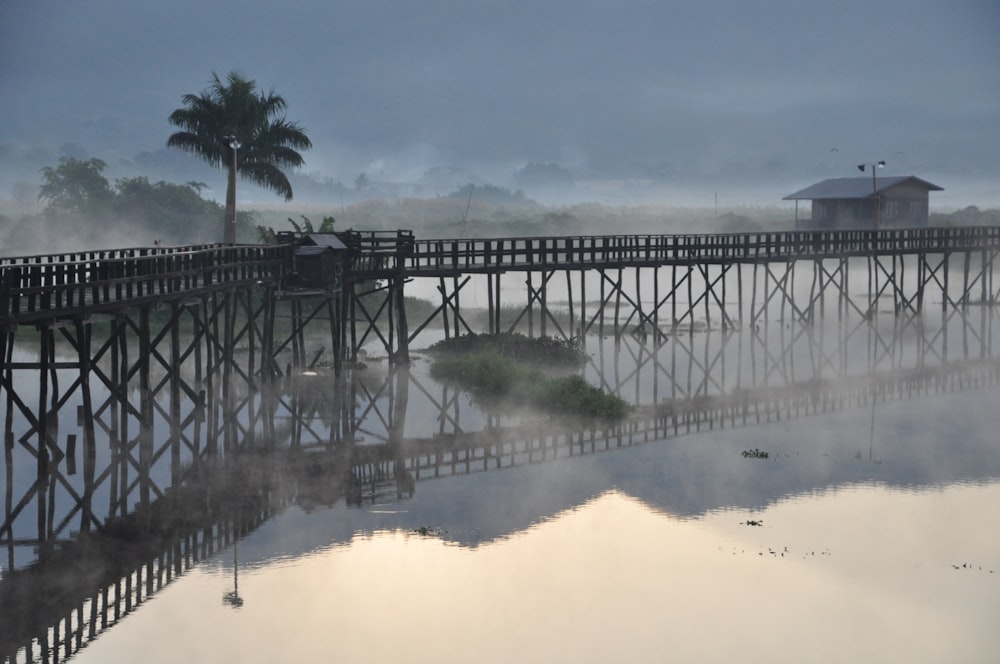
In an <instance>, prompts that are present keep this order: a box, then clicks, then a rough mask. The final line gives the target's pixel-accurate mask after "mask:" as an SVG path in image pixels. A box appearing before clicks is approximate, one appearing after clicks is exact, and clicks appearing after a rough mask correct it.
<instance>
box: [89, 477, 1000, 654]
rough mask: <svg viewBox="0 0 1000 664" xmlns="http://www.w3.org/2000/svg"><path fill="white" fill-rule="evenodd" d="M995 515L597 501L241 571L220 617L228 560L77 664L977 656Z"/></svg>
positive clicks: (989, 616)
mask: <svg viewBox="0 0 1000 664" xmlns="http://www.w3.org/2000/svg"><path fill="white" fill-rule="evenodd" d="M997 504H1000V484H998V483H996V482H993V483H989V484H979V485H966V484H960V485H955V486H950V487H940V488H934V489H928V490H921V491H903V490H898V489H887V488H884V487H879V486H873V485H857V486H850V487H845V488H842V489H839V490H835V491H827V492H820V493H817V494H814V495H804V496H799V497H796V498H793V499H789V500H785V501H781V502H778V503H776V504H774V505H772V506H770V507H768V508H767V509H764V510H762V511H754V512H749V511H745V510H740V509H733V510H725V511H717V512H712V513H710V514H708V515H706V516H704V517H702V518H699V519H695V520H678V519H675V518H672V517H670V516H667V515H664V514H661V513H657V512H655V511H652V510H650V509H648V508H647V507H646V506H645V505H643V504H642V503H641V502H640V501H638V500H635V499H633V498H630V497H628V496H626V495H624V494H622V493H621V492H618V491H615V490H611V491H608V492H606V493H604V494H601V495H600V496H598V497H596V498H594V499H592V500H590V501H588V502H587V503H585V504H584V505H581V506H579V507H578V508H576V509H573V510H569V511H566V512H564V513H562V514H560V515H558V516H557V517H556V518H554V519H551V520H548V521H546V522H543V523H540V524H536V525H534V526H533V527H531V528H529V529H527V530H525V531H523V532H520V533H518V534H517V535H516V536H515V537H510V538H507V539H502V540H498V541H494V542H491V543H489V544H488V545H485V546H481V547H479V548H476V549H471V550H470V549H467V548H462V547H455V546H449V545H447V544H446V543H445V542H442V541H441V540H440V539H438V538H437V537H433V536H426V537H425V536H420V535H418V534H416V533H414V532H412V531H403V530H394V531H378V532H376V533H374V534H369V535H366V536H364V537H359V538H357V539H355V540H354V541H352V542H351V543H350V545H348V546H339V547H328V548H325V549H321V550H318V551H315V552H314V553H312V554H311V555H306V556H302V557H299V558H296V559H292V560H283V561H281V562H280V563H279V564H274V565H268V566H265V567H260V568H256V569H249V570H242V572H241V574H240V578H239V588H240V594H241V596H242V597H243V598H244V600H245V603H244V605H243V606H242V607H241V608H240V609H238V610H234V609H232V608H230V607H228V606H226V605H224V604H223V602H222V601H221V597H222V595H223V594H225V593H226V592H228V591H230V590H232V568H231V567H230V566H228V565H227V566H225V567H217V568H211V569H210V568H208V567H206V568H203V569H201V570H196V571H195V572H193V573H191V574H189V575H187V576H186V577H184V578H182V579H181V580H180V581H178V582H177V583H175V584H174V585H172V586H171V587H169V588H168V589H166V590H165V591H164V592H162V593H161V594H160V595H158V596H157V597H156V600H155V601H153V602H150V603H149V604H148V605H146V606H145V607H143V608H142V609H141V610H140V611H138V612H137V613H136V614H134V615H132V616H130V617H129V618H128V619H127V621H126V625H123V626H122V628H120V629H116V630H112V631H110V632H108V633H106V634H104V635H103V636H102V637H101V638H100V639H98V640H97V641H96V642H94V643H92V644H91V645H90V646H88V647H87V648H86V649H85V650H84V651H82V652H81V653H80V654H79V655H78V660H77V661H81V662H90V661H101V662H106V661H128V660H129V659H130V658H131V657H133V656H134V655H135V653H139V652H142V653H145V654H144V659H145V660H146V661H150V662H159V661H163V662H167V661H171V662H175V661H191V662H214V661H223V660H225V661H389V660H395V659H398V658H403V659H404V660H406V661H449V662H452V661H453V662H466V661H485V662H511V661H532V662H535V661H537V662H543V661H544V662H551V661H580V662H582V661H630V660H631V661H739V660H743V661H746V660H750V661H789V662H792V661H807V660H808V661H831V662H833V661H836V662H842V661H859V660H860V661H987V658H988V656H989V654H990V653H995V652H996V651H997V648H998V647H1000V636H998V634H997V632H996V630H995V629H994V627H995V626H994V624H993V623H994V621H995V616H996V615H997V614H998V611H1000V592H998V590H1000V540H998V539H997V538H996V537H995V536H994V534H993V533H992V532H990V531H991V529H989V528H987V527H985V526H986V524H988V523H995V522H996V514H995V508H993V507H992V506H995V505H997ZM748 519H753V520H759V521H761V522H763V525H762V526H759V527H754V526H747V525H744V524H745V522H746V521H747V520H748ZM280 521H281V519H280V518H279V519H278V522H276V523H275V524H274V525H275V526H276V527H278V528H280ZM272 532H273V530H272ZM259 536H263V533H258V534H255V535H252V536H251V537H250V539H251V540H252V539H254V538H257V537H259ZM228 555H231V552H226V553H224V554H222V556H221V557H222V558H225V557H227V556H228ZM956 565H957V566H958V569H955V566H956ZM964 565H968V567H964Z"/></svg>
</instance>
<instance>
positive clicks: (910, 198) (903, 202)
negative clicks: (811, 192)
mask: <svg viewBox="0 0 1000 664" xmlns="http://www.w3.org/2000/svg"><path fill="white" fill-rule="evenodd" d="M929 200H930V196H929V192H928V191H927V189H926V188H924V187H922V186H921V185H920V184H918V183H915V182H903V183H900V184H898V185H896V186H895V187H891V188H889V189H886V190H885V191H883V192H882V193H881V194H879V212H878V222H879V228H914V227H924V226H927V220H928V210H927V207H928V201H929ZM872 214H873V209H872V200H871V198H870V197H869V198H841V199H832V198H827V199H817V200H813V201H812V223H811V225H810V227H811V228H817V229H842V228H872V226H873V225H874V224H873V220H872Z"/></svg>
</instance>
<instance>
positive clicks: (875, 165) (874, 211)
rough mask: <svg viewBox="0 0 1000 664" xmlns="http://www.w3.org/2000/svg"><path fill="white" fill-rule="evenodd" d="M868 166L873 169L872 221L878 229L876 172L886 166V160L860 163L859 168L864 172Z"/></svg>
mask: <svg viewBox="0 0 1000 664" xmlns="http://www.w3.org/2000/svg"><path fill="white" fill-rule="evenodd" d="M866 166H868V167H871V169H872V221H873V222H874V224H875V230H878V184H877V183H876V180H875V172H876V171H877V170H878V169H880V168H885V161H884V160H879V161H876V162H872V163H865V164H858V170H859V171H861V172H862V173H864V172H865V167H866Z"/></svg>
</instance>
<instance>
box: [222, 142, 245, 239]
mask: <svg viewBox="0 0 1000 664" xmlns="http://www.w3.org/2000/svg"><path fill="white" fill-rule="evenodd" d="M223 138H224V139H225V140H226V142H227V143H228V144H229V147H230V148H231V149H232V151H233V174H232V176H231V177H232V182H231V183H230V184H232V187H233V204H232V206H230V205H229V201H226V217H227V220H226V221H227V222H228V226H227V230H226V233H227V235H228V236H229V243H230V244H236V153H237V151H238V150H239V149H240V148H241V147H243V146H242V144H241V143H240V140H239V139H238V138H236V136H234V135H233V134H229V135H228V136H224V137H223Z"/></svg>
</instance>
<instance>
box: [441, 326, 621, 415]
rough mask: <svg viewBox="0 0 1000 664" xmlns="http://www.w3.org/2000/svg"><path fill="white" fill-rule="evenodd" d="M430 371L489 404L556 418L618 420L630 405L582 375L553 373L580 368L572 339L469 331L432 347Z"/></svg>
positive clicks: (580, 356)
mask: <svg viewBox="0 0 1000 664" xmlns="http://www.w3.org/2000/svg"><path fill="white" fill-rule="evenodd" d="M429 353H430V354H431V356H432V357H433V358H434V361H433V364H432V365H431V375H432V376H433V377H434V378H436V379H438V380H442V381H449V382H452V383H455V384H456V385H458V386H459V387H461V388H462V389H465V390H467V391H468V392H469V393H471V394H472V395H473V397H474V398H475V399H476V400H477V401H478V402H479V403H480V404H482V405H484V406H485V407H487V408H517V407H532V408H535V409H538V410H541V411H543V412H546V413H549V414H552V415H557V416H573V417H584V418H591V419H595V420H617V419H621V418H623V417H625V416H626V415H627V414H628V413H629V411H630V410H631V406H630V405H629V404H628V403H627V402H625V401H623V400H622V399H619V398H618V397H616V396H614V395H612V394H606V393H604V392H603V391H602V390H601V389H599V388H597V387H594V386H592V385H589V384H588V383H587V381H586V380H584V379H583V377H581V376H579V375H576V374H571V375H562V376H559V375H552V372H554V371H557V370H560V369H561V370H563V371H565V370H566V369H577V368H578V367H580V366H581V365H582V364H583V363H584V362H585V361H586V356H585V355H584V354H583V353H582V352H581V351H580V350H579V349H578V348H577V347H576V346H575V345H574V344H573V343H571V342H566V341H560V340H557V339H551V338H547V337H543V338H539V339H530V338H528V337H525V336H523V335H520V334H500V335H466V336H462V337H457V338H453V339H446V340H445V341H442V342H439V343H438V344H435V345H434V346H432V347H431V349H429Z"/></svg>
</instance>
